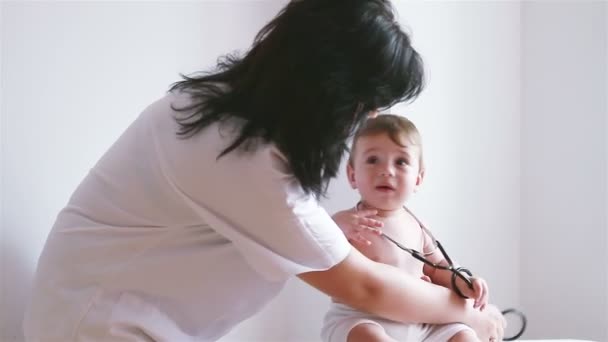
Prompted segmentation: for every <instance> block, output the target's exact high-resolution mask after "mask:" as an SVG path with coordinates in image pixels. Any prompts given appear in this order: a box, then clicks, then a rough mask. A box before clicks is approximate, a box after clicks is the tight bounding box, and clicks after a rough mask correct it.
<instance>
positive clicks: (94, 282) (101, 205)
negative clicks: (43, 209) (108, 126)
mask: <svg viewBox="0 0 608 342" xmlns="http://www.w3.org/2000/svg"><path fill="white" fill-rule="evenodd" d="M188 101H189V98H188V97H187V95H183V94H177V95H176V94H173V93H169V94H168V95H167V96H165V97H164V98H162V99H160V100H159V101H157V102H155V103H154V104H152V105H151V106H150V107H148V108H147V109H146V110H145V111H144V112H143V113H142V114H141V115H140V116H139V118H137V120H135V122H134V123H133V124H132V125H131V126H130V127H129V128H128V129H127V130H126V131H125V133H124V134H123V135H122V136H121V137H120V139H119V140H118V141H117V142H116V143H115V144H114V145H113V146H112V147H111V148H110V149H109V150H108V151H107V152H106V154H105V155H104V156H103V157H102V158H101V159H100V161H99V162H98V163H97V165H95V167H94V168H93V169H92V170H91V171H90V172H89V174H88V175H87V176H86V178H85V179H84V180H83V181H82V183H81V184H80V186H79V187H78V189H77V190H76V191H75V193H74V194H73V195H72V197H71V198H70V201H69V203H68V204H67V206H66V207H65V208H64V209H63V210H62V211H61V212H60V213H59V215H58V217H57V221H56V222H55V225H54V227H53V229H52V231H51V233H50V235H49V237H48V240H47V242H46V245H45V248H44V251H43V253H42V256H41V257H40V260H39V265H38V271H37V274H36V279H35V282H34V290H33V294H32V298H31V303H30V305H29V307H28V310H27V313H26V317H25V322H24V329H25V335H26V338H27V340H35V341H68V340H94V341H106V340H111V341H120V340H122V339H124V340H131V339H135V340H138V339H143V338H144V337H145V336H148V337H151V338H152V339H154V340H157V341H180V342H181V341H192V340H196V341H213V340H216V339H218V338H220V337H221V336H222V335H224V334H226V333H227V332H228V331H229V330H230V329H231V328H232V327H233V326H234V325H235V324H237V323H239V322H240V321H242V320H244V319H246V318H248V317H250V316H251V315H253V314H255V313H256V312H258V311H259V310H260V309H261V308H262V307H263V306H264V305H265V304H266V303H268V301H269V300H270V299H272V298H273V297H274V296H275V295H277V294H278V292H279V290H280V289H281V288H282V286H283V285H284V283H285V281H286V280H287V279H288V278H289V277H291V276H293V275H295V274H299V273H303V272H307V271H313V270H325V269H328V268H330V267H332V266H334V265H335V264H337V263H339V262H340V261H342V260H343V259H344V258H345V257H346V255H347V254H348V253H349V251H350V248H351V247H350V244H349V243H348V242H347V240H346V238H345V237H344V235H343V234H342V232H341V231H340V229H339V228H338V227H337V226H336V225H335V223H334V222H333V221H332V219H331V217H329V215H328V214H327V213H326V212H325V210H324V209H323V208H322V207H320V206H319V204H318V202H317V201H316V200H315V199H314V198H313V197H312V196H308V195H306V194H304V192H303V190H302V188H301V186H300V185H299V183H298V182H297V180H296V179H295V177H294V176H293V175H292V174H291V173H290V171H289V167H288V163H287V161H286V159H285V157H284V156H283V155H282V154H281V153H280V152H279V151H278V150H277V148H276V147H275V146H274V145H272V144H263V145H260V146H259V148H258V149H257V150H256V151H254V152H252V153H242V152H239V151H233V152H231V153H229V154H227V155H225V156H223V157H222V158H220V159H217V156H218V154H219V153H220V152H221V151H222V149H224V148H225V147H226V146H227V144H228V143H229V142H231V141H232V138H233V133H234V132H235V130H234V128H235V127H236V122H237V121H235V120H233V121H231V122H232V124H229V123H224V124H214V125H212V126H210V127H208V128H206V129H205V130H203V131H201V132H199V133H198V134H196V135H195V136H193V137H191V138H187V139H185V138H179V137H177V136H176V132H177V128H178V125H177V123H176V122H175V120H174V116H175V115H176V112H175V111H173V110H172V109H171V104H173V105H174V106H178V107H180V106H183V105H185V104H188ZM303 143H304V142H303Z"/></svg>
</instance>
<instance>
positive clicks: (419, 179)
mask: <svg viewBox="0 0 608 342" xmlns="http://www.w3.org/2000/svg"><path fill="white" fill-rule="evenodd" d="M423 180H424V169H420V172H418V176H417V177H416V189H415V190H414V191H418V189H419V188H420V186H421V185H422V181H423Z"/></svg>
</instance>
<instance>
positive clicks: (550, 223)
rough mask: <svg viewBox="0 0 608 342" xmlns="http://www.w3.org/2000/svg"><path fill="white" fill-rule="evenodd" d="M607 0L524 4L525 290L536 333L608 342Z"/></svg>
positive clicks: (531, 330) (525, 305)
mask: <svg viewBox="0 0 608 342" xmlns="http://www.w3.org/2000/svg"><path fill="white" fill-rule="evenodd" d="M607 18H608V15H607V11H606V3H605V2H579V3H574V2H567V3H549V2H526V3H524V4H522V61H523V63H522V81H523V82H522V126H521V139H522V140H521V146H522V149H521V163H522V184H521V230H522V232H521V293H522V297H521V298H522V306H523V308H524V309H525V311H526V313H527V314H528V316H529V319H530V328H529V334H528V336H529V337H541V335H542V336H543V337H578V338H587V339H593V340H597V341H607V340H608V333H607V331H606V327H607V326H608V305H606V303H607V296H608V285H607V284H608V282H607V280H606V279H607V274H606V273H607V267H606V263H607V262H608V255H607V250H608V245H607V234H606V232H607V224H608V222H607V218H606V215H607V212H608V211H607V210H606V208H607V207H606V205H607V191H606V189H607V184H606V183H607V182H606V180H607V178H608V172H607V171H608V169H607V167H606V161H607V159H606V158H607V157H606V156H607V154H606V133H607V126H606V119H607V115H608V111H607V106H606V95H607V93H608V89H607V83H608V76H607V70H606V69H607V63H608V54H607V50H606V47H607V34H608V33H607V26H606V22H607Z"/></svg>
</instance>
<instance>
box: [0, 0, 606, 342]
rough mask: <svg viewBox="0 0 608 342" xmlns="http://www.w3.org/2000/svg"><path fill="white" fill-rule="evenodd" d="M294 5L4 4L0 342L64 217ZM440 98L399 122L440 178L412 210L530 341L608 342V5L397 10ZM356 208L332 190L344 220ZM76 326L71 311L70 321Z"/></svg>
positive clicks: (266, 335) (289, 305)
mask: <svg viewBox="0 0 608 342" xmlns="http://www.w3.org/2000/svg"><path fill="white" fill-rule="evenodd" d="M285 2H286V1H285V0H267V1H244V0H243V1H198V2H178V3H173V2H153V3H152V2H150V3H148V2H129V3H126V2H123V3H121V2H107V3H105V2H24V1H2V2H0V20H1V26H0V29H1V33H0V34H1V35H0V38H1V44H0V61H1V63H0V82H1V88H0V89H1V91H0V108H1V111H0V114H1V120H0V129H1V133H0V141H1V145H0V147H1V156H0V157H1V158H0V176H1V183H0V189H1V197H0V199H1V202H0V222H1V226H0V252H1V253H0V256H1V260H0V266H1V269H0V270H1V273H0V290H1V294H2V295H1V297H0V300H1V301H0V323H1V325H0V332H1V335H0V340H1V341H19V340H21V327H20V322H21V318H22V314H23V309H24V305H25V302H26V300H27V294H28V290H29V286H30V282H31V279H32V275H33V272H34V270H35V265H36V261H37V258H38V255H39V253H40V251H41V248H42V246H43V244H44V241H45V238H46V235H47V233H48V231H49V229H50V227H51V225H52V223H53V221H54V219H55V216H56V214H57V213H58V211H59V210H60V209H61V208H62V207H63V206H64V205H65V203H66V201H67V199H68V197H69V196H70V194H71V192H72V191H73V190H74V189H75V187H76V185H77V184H78V183H79V182H80V180H81V179H82V178H83V177H84V175H85V174H86V173H87V171H88V169H89V168H90V167H91V166H92V165H93V164H94V163H95V162H96V160H97V159H98V158H99V157H100V156H101V154H102V153H103V152H104V151H105V150H106V149H107V148H108V147H109V146H110V144H111V143H112V142H113V141H114V139H115V138H117V137H118V135H119V134H120V133H121V132H122V131H123V130H124V129H125V128H126V127H127V125H128V124H129V123H130V122H131V121H132V120H133V119H134V118H135V117H136V116H137V115H138V114H139V112H140V111H141V110H142V109H143V108H144V107H145V106H147V105H148V104H149V103H150V102H152V101H154V100H155V99H157V98H159V97H160V96H162V95H163V93H164V92H165V91H166V90H167V88H168V86H169V85H170V84H171V83H172V82H174V81H177V80H178V79H179V77H178V73H191V72H194V71H198V70H208V69H209V68H210V67H212V66H213V64H214V62H215V60H216V58H217V57H218V56H219V55H221V54H224V53H227V52H232V51H234V50H241V51H243V50H245V49H246V48H247V47H248V46H249V44H250V43H251V41H252V39H253V36H254V35H255V33H256V32H257V31H258V30H259V29H260V28H261V27H262V25H263V24H265V23H266V22H267V21H268V20H270V19H271V18H272V16H273V15H274V14H275V13H276V12H277V11H278V10H279V9H280V8H281V6H282V5H283V4H285ZM394 3H395V7H396V9H397V11H398V12H399V15H400V20H401V22H402V23H403V25H404V27H405V28H406V30H408V31H410V32H411V33H412V38H413V42H414V45H415V46H416V48H417V49H418V50H419V51H420V53H421V54H422V55H423V58H424V61H425V64H426V69H427V73H428V75H427V79H428V86H427V88H426V90H425V91H424V93H423V94H422V96H421V97H420V98H419V99H418V100H416V101H415V102H414V103H413V104H410V105H399V106H396V107H395V108H393V109H392V110H391V112H394V113H399V114H403V115H406V116H408V117H409V118H411V119H412V120H413V121H414V122H415V123H417V125H418V126H419V128H420V130H421V132H422V135H423V139H424V142H425V155H426V162H427V165H428V170H427V177H426V180H425V182H426V183H425V185H424V187H423V189H422V191H421V192H420V193H419V194H418V195H417V197H416V198H415V199H414V201H413V203H412V204H411V205H412V207H413V208H414V209H415V210H417V212H418V213H419V214H420V215H421V216H422V217H423V218H424V219H425V220H426V221H428V222H429V223H430V226H431V228H432V229H433V231H434V233H435V235H436V236H438V237H439V238H440V239H441V240H442V242H443V243H444V245H446V246H447V249H448V251H449V252H450V254H451V255H453V256H454V257H455V258H457V259H458V260H459V262H460V263H462V264H464V265H467V266H468V267H470V268H471V269H472V270H474V271H475V272H476V273H478V274H480V275H482V276H484V277H485V278H486V279H487V280H488V282H489V284H490V287H491V293H492V301H493V302H496V303H497V304H498V305H499V306H502V307H510V306H514V307H518V308H521V309H523V310H524V311H525V312H526V313H527V315H528V318H529V330H528V333H527V334H526V335H524V336H525V337H527V338H541V337H543V338H580V339H593V340H596V341H608V330H607V329H608V328H607V327H608V285H607V284H608V272H607V269H608V267H607V266H606V264H607V263H608V255H607V250H608V248H607V246H608V234H607V224H608V223H607V212H608V184H607V178H608V168H607V163H608V151H607V141H606V133H607V131H608V124H607V120H606V119H607V117H608V109H607V100H606V99H607V97H608V86H607V84H608V70H607V69H608V68H607V64H608V58H607V57H608V48H607V46H608V28H607V24H606V23H607V19H608V4H606V3H605V2H599V1H596V2H589V1H579V2H574V1H572V2H562V3H559V2H548V1H545V2H521V3H520V2H489V1H488V2H481V1H479V2H456V1H450V2H419V1H412V2H405V1H394ZM356 200H357V197H356V194H355V193H354V192H353V191H352V190H351V189H350V188H349V187H348V185H347V183H346V181H345V178H344V177H343V176H341V177H339V178H338V179H337V180H336V181H335V182H333V183H332V185H331V188H330V194H329V198H328V199H327V200H326V201H325V202H324V204H325V206H326V208H327V209H328V211H330V212H334V211H336V210H339V209H342V208H346V207H350V206H352V205H353V204H354V203H355V202H356ZM326 307H327V299H326V298H325V297H323V296H322V295H320V294H319V293H317V292H315V291H314V290H312V289H309V288H308V287H307V286H306V285H304V284H303V283H301V282H299V281H297V280H294V281H292V282H290V283H289V284H288V286H287V287H286V288H285V290H284V291H283V292H282V294H281V295H280V296H279V297H278V298H277V299H276V300H275V301H274V302H272V303H271V304H270V305H269V306H268V307H267V308H266V309H265V310H264V311H263V312H262V313H260V314H259V315H258V316H256V317H254V318H252V319H250V320H249V321H247V322H246V323H244V324H243V325H242V326H241V327H239V328H238V329H236V330H235V331H233V332H232V333H231V334H230V335H229V336H227V337H226V338H224V339H223V340H222V341H315V340H317V339H318V335H319V329H320V322H321V319H322V316H323V314H324V312H325V309H326ZM58 314H60V312H58Z"/></svg>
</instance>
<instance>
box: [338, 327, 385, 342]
mask: <svg viewBox="0 0 608 342" xmlns="http://www.w3.org/2000/svg"><path fill="white" fill-rule="evenodd" d="M346 341H347V342H397V340H395V339H393V338H392V337H390V336H388V335H387V334H386V331H384V328H383V327H381V326H380V325H378V324H372V323H362V324H358V325H356V326H355V327H354V328H352V329H351V331H350V332H349V333H348V338H347V340H346Z"/></svg>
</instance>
